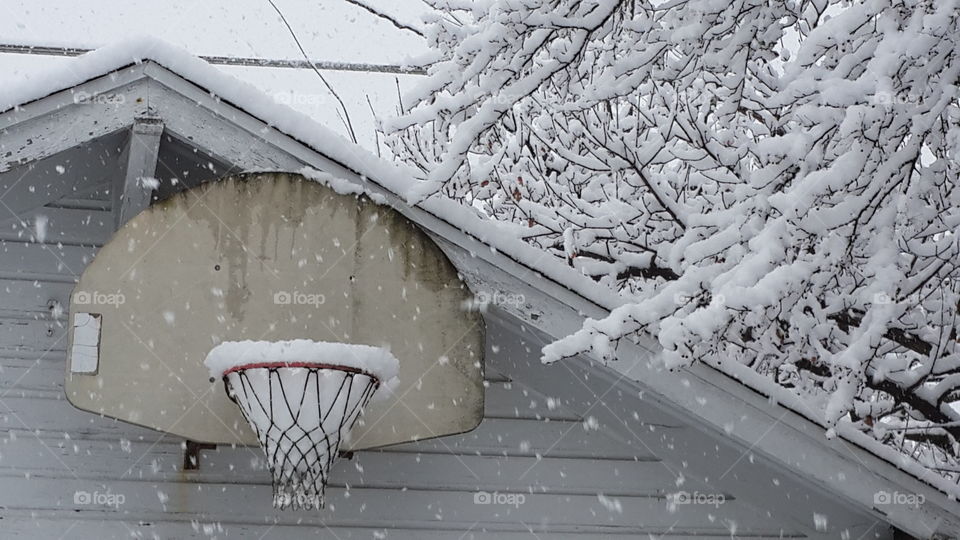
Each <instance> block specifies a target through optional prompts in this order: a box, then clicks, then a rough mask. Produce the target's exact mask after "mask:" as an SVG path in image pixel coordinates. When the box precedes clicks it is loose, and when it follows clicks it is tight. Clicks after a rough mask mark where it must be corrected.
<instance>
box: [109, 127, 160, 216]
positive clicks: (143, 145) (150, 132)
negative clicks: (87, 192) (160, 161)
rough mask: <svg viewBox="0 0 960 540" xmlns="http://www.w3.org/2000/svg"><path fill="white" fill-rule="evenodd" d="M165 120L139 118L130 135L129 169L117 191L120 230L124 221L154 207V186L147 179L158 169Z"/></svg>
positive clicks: (116, 211)
mask: <svg viewBox="0 0 960 540" xmlns="http://www.w3.org/2000/svg"><path fill="white" fill-rule="evenodd" d="M162 134H163V122H162V121H161V120H160V119H159V118H155V117H139V118H136V119H135V120H134V122H133V127H132V128H131V129H130V138H129V140H128V141H127V146H126V148H125V149H124V156H125V157H126V163H127V167H126V172H125V174H124V177H123V180H122V182H123V184H122V185H120V186H117V189H115V190H114V192H113V202H114V216H115V217H116V225H117V228H118V229H119V228H120V227H122V226H123V224H124V223H126V222H127V221H130V219H131V218H132V217H133V216H135V215H137V214H139V213H140V212H142V211H143V210H144V209H146V208H147V207H148V206H150V197H151V196H152V194H153V187H152V186H150V185H148V184H147V183H146V182H145V180H146V179H149V178H153V176H154V175H155V174H156V172H157V155H158V154H159V153H160V136H161V135H162Z"/></svg>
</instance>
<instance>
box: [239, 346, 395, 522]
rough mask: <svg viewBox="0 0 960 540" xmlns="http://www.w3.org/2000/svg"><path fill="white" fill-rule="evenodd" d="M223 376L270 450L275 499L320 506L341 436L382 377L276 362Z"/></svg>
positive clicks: (306, 506)
mask: <svg viewBox="0 0 960 540" xmlns="http://www.w3.org/2000/svg"><path fill="white" fill-rule="evenodd" d="M223 381H224V384H225V385H226V387H227V395H229V396H230V399H232V400H233V401H234V402H235V403H236V404H237V405H238V406H239V407H240V410H241V411H242V413H243V416H244V417H245V418H246V419H247V422H249V423H250V426H251V427H252V428H253V430H254V432H255V433H256V434H257V438H258V439H259V440H260V445H261V446H262V447H263V450H264V452H265V453H266V455H267V464H268V465H269V467H270V472H271V473H272V475H273V506H274V507H276V508H278V509H285V508H293V509H319V508H323V505H324V501H323V495H324V488H325V487H326V484H327V479H328V478H329V473H330V467H331V465H333V462H334V460H336V458H337V452H338V450H339V448H340V442H341V441H342V440H343V438H344V437H345V436H347V433H348V432H349V431H350V428H352V427H353V424H354V423H355V422H356V421H357V418H358V417H359V416H360V412H361V411H362V410H363V407H364V406H365V405H366V404H367V402H368V401H369V400H370V397H371V396H372V395H373V393H374V392H375V391H376V390H377V387H378V386H379V385H380V381H379V379H377V377H375V376H373V375H371V374H369V373H366V372H364V371H362V370H359V369H356V368H351V367H346V366H337V365H328V364H310V363H285V362H277V363H259V364H248V365H242V366H237V367H234V368H231V369H229V370H227V371H226V372H224V374H223Z"/></svg>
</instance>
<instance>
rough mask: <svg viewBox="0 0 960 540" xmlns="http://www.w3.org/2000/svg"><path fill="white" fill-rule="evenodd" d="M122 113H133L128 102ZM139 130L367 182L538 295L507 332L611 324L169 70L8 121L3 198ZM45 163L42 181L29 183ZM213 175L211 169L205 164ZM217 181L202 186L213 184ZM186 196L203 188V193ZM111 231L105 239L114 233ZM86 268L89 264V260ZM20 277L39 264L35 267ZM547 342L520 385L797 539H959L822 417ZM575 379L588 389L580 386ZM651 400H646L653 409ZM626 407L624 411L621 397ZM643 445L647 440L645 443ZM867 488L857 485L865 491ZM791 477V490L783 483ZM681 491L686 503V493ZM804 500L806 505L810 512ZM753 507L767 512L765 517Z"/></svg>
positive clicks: (937, 503)
mask: <svg viewBox="0 0 960 540" xmlns="http://www.w3.org/2000/svg"><path fill="white" fill-rule="evenodd" d="M81 91H82V92H84V93H85V95H114V96H118V95H123V96H125V97H124V99H123V100H118V99H116V98H112V99H111V100H107V99H105V100H102V101H103V103H101V102H100V101H97V100H94V103H93V104H92V106H91V103H88V102H83V101H81V102H80V103H77V102H76V100H75V97H74V96H76V95H77V93H78V92H81ZM118 101H122V103H119V104H118V103H117V102H118ZM105 106H109V107H105ZM101 115H103V116H102V117H101ZM137 118H160V119H161V120H162V122H163V125H164V129H165V133H168V134H169V135H168V137H170V138H169V139H168V142H167V143H166V144H165V143H164V142H161V147H160V152H161V153H163V152H164V151H165V149H166V150H167V151H168V153H170V154H172V153H173V152H174V150H173V149H174V147H175V144H174V141H175V142H176V143H178V144H179V145H180V146H179V147H177V148H179V150H178V151H179V152H180V153H181V154H183V148H184V145H186V146H187V148H189V145H191V144H193V145H195V146H196V147H199V148H200V150H201V151H202V153H203V154H205V155H206V156H207V157H209V158H213V159H214V160H216V162H217V163H218V164H219V165H214V168H215V169H218V172H219V169H222V168H224V166H225V165H227V166H229V168H231V169H235V170H262V169H271V170H274V169H278V170H299V169H300V168H302V167H304V166H310V167H313V168H316V169H319V170H323V171H325V172H329V173H331V174H333V175H336V176H343V177H346V178H350V179H353V180H355V181H357V182H358V183H360V184H362V185H364V186H365V187H366V188H367V189H368V190H370V191H372V192H374V193H377V194H379V195H381V196H383V197H385V198H386V199H387V200H388V201H389V202H390V203H391V204H392V205H393V206H395V207H396V208H397V209H398V210H399V211H400V212H401V213H404V214H405V215H407V217H409V218H410V219H411V220H413V221H414V222H416V223H418V224H419V225H420V226H422V227H423V228H424V229H425V230H427V231H428V232H429V233H430V234H431V235H432V236H433V237H434V238H435V239H436V240H437V241H438V243H439V244H440V245H441V247H443V248H444V249H445V251H446V252H447V254H448V256H450V257H451V259H452V260H453V261H454V263H455V264H456V265H457V267H458V269H459V270H460V271H461V272H462V273H463V275H464V277H465V279H466V280H467V281H468V283H470V284H471V286H473V287H474V288H475V289H476V290H485V291H494V292H512V293H515V294H520V295H522V296H523V298H524V300H525V301H524V302H522V303H518V304H517V305H511V306H505V307H504V308H502V309H498V310H497V314H496V316H497V317H498V318H499V319H501V320H502V321H503V325H504V326H505V327H510V328H514V329H529V330H528V331H530V332H538V333H537V336H538V339H537V340H532V341H533V342H539V341H544V340H546V339H550V338H556V337H560V336H562V335H566V334H567V333H569V332H571V331H573V330H575V329H576V328H579V326H580V324H581V323H582V321H583V318H584V317H585V316H593V317H598V316H601V315H602V314H603V313H604V311H605V310H606V309H607V308H604V307H602V303H597V299H593V300H591V299H587V298H584V297H583V296H580V295H578V294H576V293H574V292H571V290H569V288H566V287H564V286H563V279H554V280H549V279H544V278H543V277H542V276H540V275H539V274H538V271H537V270H536V264H535V262H533V261H534V259H533V258H532V256H531V257H529V258H528V257H527V256H526V254H520V255H517V254H516V251H515V252H514V253H512V254H511V256H507V255H504V254H503V253H502V252H497V251H494V250H491V249H490V247H489V246H488V245H487V243H485V241H484V240H485V238H484V237H483V235H481V234H479V233H477V234H470V233H469V232H464V230H462V229H467V231H470V230H473V231H476V230H477V229H475V228H471V227H465V226H464V222H457V221H456V220H454V219H453V217H451V216H450V215H449V213H448V212H446V211H440V210H437V209H436V208H434V207H435V205H436V203H433V202H428V203H427V204H424V205H423V206H422V207H421V208H416V207H409V206H407V205H405V204H404V203H403V202H402V201H401V200H400V197H398V196H397V195H396V194H395V193H394V192H393V191H391V190H389V189H386V188H384V187H383V186H381V185H379V184H378V183H377V182H375V181H371V180H365V179H362V178H360V177H359V175H358V172H356V171H353V170H350V168H348V167H347V166H345V165H344V164H343V160H337V159H331V158H330V157H328V156H326V155H323V154H321V152H320V151H319V150H318V149H317V148H314V147H311V146H309V145H308V144H307V143H305V142H302V140H301V139H298V138H297V137H295V136H292V135H287V134H284V133H282V132H280V131H279V130H278V129H276V128H274V127H271V126H270V125H269V124H267V123H266V122H264V121H263V120H261V119H259V118H257V117H255V116H253V115H251V114H249V113H247V112H245V111H244V110H242V109H240V108H238V107H236V106H234V105H233V104H231V103H227V102H225V101H223V100H222V99H218V98H217V97H214V96H212V95H211V91H210V89H207V88H204V87H202V86H200V85H198V84H196V83H194V82H191V81H188V80H187V79H184V78H183V77H181V76H180V75H178V74H176V73H174V72H173V71H171V70H170V69H168V68H166V67H163V66H162V65H160V64H157V63H154V62H145V63H142V64H138V65H133V66H129V67H125V68H123V69H121V70H120V71H119V72H117V74H111V75H109V76H104V77H99V78H94V79H90V80H87V81H86V82H84V83H83V84H81V85H80V86H77V87H75V88H72V89H67V90H63V91H61V92H59V93H56V94H53V95H51V96H48V97H46V98H44V99H42V100H39V101H34V102H31V103H29V104H27V105H26V106H24V107H21V108H18V109H17V110H14V111H9V112H7V113H5V114H3V115H0V133H3V134H4V143H3V145H4V146H3V149H2V154H3V155H6V157H4V158H3V159H0V171H2V172H0V186H6V185H11V186H12V185H13V184H12V183H11V182H12V181H13V180H14V179H15V177H14V176H13V175H22V174H24V173H27V174H28V176H26V177H22V178H26V179H24V180H22V182H26V183H28V184H30V183H34V182H32V178H34V176H33V175H34V174H41V172H40V169H39V164H40V163H42V161H43V160H44V158H49V157H51V156H57V155H62V153H63V152H72V151H74V150H72V149H73V148H75V147H78V146H82V145H83V144H85V143H87V142H90V141H100V143H102V145H103V147H104V148H108V147H110V146H111V144H114V146H115V145H116V144H115V143H110V142H109V137H112V136H116V135H117V134H118V133H121V132H123V131H124V130H125V129H128V128H129V127H130V126H132V125H133V124H134V122H135V121H136V119H137ZM71 122H72V123H75V125H76V130H77V133H78V134H77V135H76V136H73V135H69V136H67V137H66V138H65V139H63V140H58V139H57V135H56V133H57V130H56V129H54V127H52V126H55V125H56V126H60V129H62V126H63V125H65V124H66V123H71ZM82 134H85V135H82ZM8 135H9V136H10V138H7V136H8ZM7 141H11V142H10V143H8V142H7ZM8 145H9V146H8ZM8 152H9V154H8ZM188 163H190V164H192V166H194V167H196V166H197V165H198V163H202V162H200V161H191V160H189V159H185V160H184V164H185V165H186V164H188ZM31 166H32V167H34V169H33V170H32V171H30V172H28V169H29V168H30V167H31ZM198 170H203V169H202V166H200V167H198ZM225 172H226V173H229V172H233V171H231V170H227V171H225ZM359 172H362V171H359ZM43 174H45V175H50V174H52V173H50V172H49V171H47V172H45V173H43ZM118 174H119V173H118ZM161 174H163V173H161ZM81 176H82V175H81ZM173 177H174V176H173V175H170V178H173ZM215 177H216V176H210V178H215ZM195 178H198V177H195ZM207 179H209V178H207ZM204 180H205V179H203V178H199V179H198V180H197V181H204ZM39 183H40V184H42V182H39ZM114 185H116V184H114ZM183 187H189V182H186V183H184V185H183ZM3 189H5V190H6V189H11V188H7V187H3ZM13 189H15V188H13ZM47 195H48V196H51V197H54V198H53V199H51V200H50V201H48V202H46V203H45V204H44V205H43V206H41V207H35V208H34V209H33V210H34V211H36V210H37V209H38V208H42V207H45V208H57V207H56V205H57V204H60V201H62V200H63V199H64V197H60V198H56V197H59V196H60V195H61V193H59V192H53V191H50V192H48V193H47ZM69 195H76V193H70V194H69ZM101 195H102V194H101ZM67 198H69V197H67ZM85 200H87V199H85ZM89 200H90V201H99V200H102V199H98V198H93V199H89ZM51 204H52V205H54V206H50V205H51ZM431 210H433V211H431ZM25 211H26V210H25ZM102 211H103V210H98V212H102ZM112 211H116V209H112ZM17 213H19V212H17ZM55 217H56V216H55ZM57 219H58V220H59V219H61V218H59V217H57ZM63 219H64V220H66V219H67V218H66V217H64V218H63ZM101 229H102V228H101ZM101 229H98V231H99V232H98V233H97V234H103V231H102V230H101ZM81 242H82V241H81ZM18 249H20V248H18ZM71 256H72V257H79V259H80V260H83V258H84V257H85V256H86V255H79V254H74V255H71ZM23 260H26V259H23ZM13 266H16V268H25V267H26V268H30V267H31V266H30V264H23V265H19V266H18V265H13ZM74 266H76V265H74ZM570 279H573V278H570ZM45 286H46V285H45ZM21 289H28V288H27V287H25V286H20V285H17V286H14V287H13V290H18V291H19V290H21ZM70 289H72V286H71V285H70V283H69V282H68V281H56V282H53V281H51V284H50V289H49V294H47V292H48V291H47V290H44V292H43V294H34V295H32V296H31V294H32V293H31V291H29V290H24V291H22V293H21V295H22V296H23V297H24V298H25V299H26V300H25V302H26V304H25V305H28V307H30V309H31V310H36V311H43V309H46V307H47V305H48V304H49V301H50V299H51V298H54V297H57V298H59V299H58V300H57V301H58V302H60V305H61V306H65V305H68V302H66V298H67V295H69V292H70ZM8 290H9V289H8ZM30 302H32V303H30ZM504 339H505V340H506V339H507V338H504ZM540 345H542V343H537V344H536V346H534V345H533V344H528V345H527V346H528V347H529V349H530V351H532V352H529V354H528V355H527V356H525V357H524V360H523V362H518V363H516V364H514V365H513V366H512V367H511V368H510V369H506V368H505V369H506V370H507V371H511V370H518V371H516V372H514V373H513V375H512V376H514V377H517V380H518V381H520V382H523V383H524V384H528V385H529V386H528V387H527V388H529V389H530V390H531V391H539V392H540V393H541V394H544V395H552V394H562V396H560V395H558V396H555V397H556V398H559V399H560V400H561V402H563V401H564V396H577V397H567V398H566V400H567V401H569V403H564V404H565V405H566V407H567V408H568V409H569V410H570V411H573V414H575V415H580V416H583V417H584V419H586V418H588V417H590V416H594V417H596V418H597V419H598V420H597V422H598V424H597V426H598V429H599V430H602V431H603V432H604V433H605V434H609V435H608V436H609V437H611V438H612V439H613V440H617V441H620V442H621V443H625V444H627V446H628V447H629V448H631V449H633V450H634V451H637V450H638V449H642V448H644V446H647V449H653V452H651V454H652V455H654V456H656V459H657V460H659V461H658V462H664V463H667V462H669V463H672V465H671V466H672V467H673V468H674V470H675V471H678V472H680V473H682V475H683V477H685V478H689V479H690V482H695V481H703V482H704V485H706V486H711V487H710V489H717V490H720V492H727V493H729V494H730V495H731V497H742V498H743V500H744V501H746V502H745V504H747V505H748V507H750V508H754V509H756V508H758V507H760V508H764V510H763V511H755V513H759V514H761V515H762V514H763V512H764V511H767V512H770V513H771V514H773V515H774V518H773V519H774V520H776V519H788V520H789V521H790V522H791V526H790V527H789V529H788V530H789V531H793V533H791V534H794V533H795V534H806V535H808V536H818V535H824V536H825V537H826V536H830V537H836V535H837V534H838V533H839V531H840V530H843V529H848V530H851V532H852V533H853V534H854V536H853V538H856V536H859V535H860V534H864V533H870V532H871V531H872V532H873V533H876V532H878V531H879V532H883V531H882V528H883V524H882V520H884V519H886V520H889V521H890V522H892V523H895V524H897V525H898V526H899V527H900V528H902V529H904V530H906V531H908V532H911V533H912V534H915V535H917V536H924V537H926V536H930V535H931V534H933V532H934V531H953V530H957V529H956V527H957V526H956V524H955V523H954V522H953V521H952V520H953V519H954V518H952V516H951V510H948V509H953V508H954V506H953V505H955V503H953V502H950V501H948V500H947V499H946V498H945V497H944V496H943V495H942V494H940V493H939V492H937V491H935V490H933V489H930V488H929V486H925V485H924V484H921V483H919V482H917V481H916V480H915V479H913V478H912V477H910V476H909V475H906V474H905V473H902V472H899V471H896V470H894V469H893V468H892V467H891V466H890V465H889V464H887V463H886V462H883V461H882V460H879V459H878V458H876V457H875V456H873V455H872V454H869V453H867V452H865V451H864V450H862V449H859V448H856V447H853V446H852V445H849V444H847V443H844V442H842V441H841V442H839V443H838V442H837V441H834V442H832V443H828V442H826V441H824V440H823V437H822V433H821V432H818V431H817V430H818V428H817V427H816V426H814V425H812V424H811V423H810V422H809V421H807V420H806V419H804V418H802V417H800V416H799V415H796V413H793V412H791V411H790V410H788V409H785V408H783V407H781V406H779V405H774V404H771V403H770V402H769V401H767V400H766V398H764V397H763V396H760V395H759V394H756V393H754V392H752V391H750V390H749V389H748V388H746V387H743V386H742V385H740V384H739V383H738V382H736V381H733V380H732V379H727V378H726V377H724V376H721V375H719V372H717V371H715V370H712V369H711V368H709V367H707V366H694V367H693V368H691V369H690V370H687V371H684V372H682V373H680V374H675V373H667V372H664V371H662V370H661V369H660V368H658V367H657V366H656V365H655V364H654V363H653V362H651V361H650V359H651V356H652V355H653V354H654V352H653V351H655V350H656V348H655V346H654V345H653V344H648V347H647V348H644V347H642V346H639V345H635V344H625V346H624V347H621V349H620V351H619V357H618V360H616V361H615V362H613V363H612V364H611V365H609V366H600V365H597V364H595V363H593V362H591V361H590V360H589V359H576V360H573V361H571V362H569V363H568V364H566V365H559V366H550V367H543V366H540V365H539V364H538V363H537V362H536V359H537V356H538V354H537V351H538V348H539V346H540ZM568 375H569V376H570V377H573V379H568V378H567V376H568ZM591 379H592V380H593V382H591V383H589V384H583V386H584V387H585V388H587V389H589V390H588V391H586V390H578V389H577V385H576V384H574V383H576V382H577V381H579V382H581V383H583V382H585V381H590V380H591ZM597 380H602V381H605V382H606V384H608V385H609V386H608V387H606V388H598V387H596V386H594V384H595V383H596V381H597ZM641 392H642V393H643V394H644V397H643V398H640V397H639V394H640V393H641ZM634 394H636V396H634ZM613 396H616V399H605V398H608V397H613ZM516 408H517V409H518V410H519V409H521V408H522V407H520V406H517V407H516ZM639 410H643V411H647V412H649V413H650V414H651V415H654V416H656V417H657V420H656V421H651V420H649V419H648V420H644V419H643V418H637V419H634V418H633V416H632V413H631V411H632V412H637V411H639ZM579 424H580V422H574V425H573V427H572V428H570V430H571V431H569V432H572V430H573V429H581V430H582V427H580V425H579ZM679 426H682V427H679ZM678 427H679V429H680V430H682V432H683V436H682V437H680V436H679V434H680V433H681V431H669V429H677V428H678ZM658 430H659V431H658ZM569 432H568V433H569ZM641 433H642V434H643V436H642V437H640V436H639V435H640V434H641ZM560 434H561V435H563V434H564V433H563V432H561V433H560ZM651 434H652V435H651ZM562 439H563V437H561V440H562ZM585 444H586V443H585ZM638 444H639V446H638ZM744 450H746V452H744ZM661 454H662V455H661ZM636 455H641V453H637V454H636ZM534 457H536V456H534ZM581 457H583V456H581ZM758 464H759V465H758ZM727 469H729V470H727ZM758 469H760V470H759V471H758ZM781 473H782V474H781ZM851 478H856V479H857V480H856V481H850V480H851ZM698 479H702V480H698ZM775 480H776V481H777V482H779V483H781V484H780V485H779V486H778V485H777V484H776V483H775V482H774V481H775ZM674 481H676V478H674ZM767 482H769V483H767ZM764 485H770V486H774V487H771V488H769V489H772V490H775V491H779V493H778V496H777V497H769V493H768V492H767V491H766V490H765V489H763V486H764ZM728 486H729V489H728ZM757 486H759V487H757ZM900 486H909V487H910V489H912V490H914V492H916V493H923V494H924V495H925V496H926V497H927V501H926V503H925V504H924V505H922V506H920V507H919V508H899V507H896V508H886V509H883V510H885V511H887V512H888V514H887V515H886V516H883V515H882V514H881V513H880V509H878V508H874V507H873V506H872V495H873V493H875V492H877V491H878V490H895V489H898V488H899V489H903V488H901V487H900ZM674 487H675V488H676V490H677V491H679V490H680V488H681V487H682V486H676V485H674ZM674 487H670V486H659V489H660V494H659V495H658V497H660V498H659V499H658V500H659V501H660V502H659V503H657V504H658V505H659V506H658V507H657V508H659V509H661V513H663V509H664V508H665V507H666V505H665V504H664V503H663V500H662V499H663V496H664V495H665V494H666V493H668V491H667V490H668V489H671V490H672V489H674ZM741 494H743V495H741ZM651 496H652V495H651ZM594 498H595V497H594ZM797 500H802V501H804V503H803V504H798V503H797ZM751 502H753V503H754V504H756V505H757V506H755V507H751V506H750V503H751ZM652 509H653V507H651V512H652ZM820 510H822V511H823V512H827V513H829V514H831V515H832V519H831V520H827V523H826V524H825V525H823V527H825V528H826V530H818V527H819V525H818V524H816V523H815V517H814V515H813V514H814V513H817V512H819V511H820ZM870 514H872V516H873V518H872V519H871V518H870V517H869V516H870ZM738 515H739V514H738ZM825 515H826V514H825ZM749 516H750V513H749V512H743V517H742V518H741V519H743V520H744V521H742V522H741V523H747V522H748V521H749V519H748V517H749ZM761 517H762V516H761ZM878 527H879V528H878ZM853 531H859V532H853ZM767 532H768V533H769V531H767Z"/></svg>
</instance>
